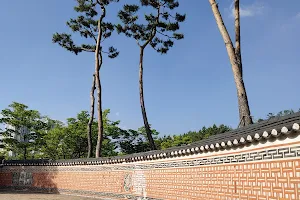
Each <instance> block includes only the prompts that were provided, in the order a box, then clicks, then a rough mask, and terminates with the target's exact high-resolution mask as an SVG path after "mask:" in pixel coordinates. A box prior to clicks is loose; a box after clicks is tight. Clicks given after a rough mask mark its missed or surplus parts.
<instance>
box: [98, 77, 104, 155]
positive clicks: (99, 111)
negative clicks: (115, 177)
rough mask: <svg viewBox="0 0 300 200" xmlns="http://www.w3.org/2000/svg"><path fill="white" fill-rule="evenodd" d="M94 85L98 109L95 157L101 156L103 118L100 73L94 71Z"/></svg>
mask: <svg viewBox="0 0 300 200" xmlns="http://www.w3.org/2000/svg"><path fill="white" fill-rule="evenodd" d="M96 85H97V110H98V139H97V146H96V158H99V157H101V152H102V141H103V120H102V99H101V98H102V90H101V82H100V73H99V71H98V72H97V73H96Z"/></svg>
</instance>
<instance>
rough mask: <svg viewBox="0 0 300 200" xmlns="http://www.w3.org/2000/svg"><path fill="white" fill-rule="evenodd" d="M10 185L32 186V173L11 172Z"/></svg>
mask: <svg viewBox="0 0 300 200" xmlns="http://www.w3.org/2000/svg"><path fill="white" fill-rule="evenodd" d="M12 184H13V185H14V186H18V185H21V186H30V185H31V184H32V173H31V172H25V171H22V172H13V173H12Z"/></svg>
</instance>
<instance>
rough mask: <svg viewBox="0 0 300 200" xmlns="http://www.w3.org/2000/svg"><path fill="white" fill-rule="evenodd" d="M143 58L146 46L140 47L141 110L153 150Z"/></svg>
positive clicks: (154, 147) (154, 148)
mask: <svg viewBox="0 0 300 200" xmlns="http://www.w3.org/2000/svg"><path fill="white" fill-rule="evenodd" d="M143 58H144V48H142V47H141V48H140V70H139V89H140V103H141V110H142V115H143V120H144V126H145V129H146V134H147V137H148V141H149V143H150V147H151V149H152V150H156V146H155V143H154V140H153V137H152V131H151V129H150V126H149V123H148V119H147V113H146V108H145V102H144V85H143V70H144V68H143Z"/></svg>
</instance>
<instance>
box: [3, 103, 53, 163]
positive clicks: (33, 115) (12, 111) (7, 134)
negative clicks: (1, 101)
mask: <svg viewBox="0 0 300 200" xmlns="http://www.w3.org/2000/svg"><path fill="white" fill-rule="evenodd" d="M1 115H2V117H1V118H0V124H5V125H6V127H5V130H4V131H1V132H0V134H1V135H2V136H3V137H4V138H3V142H4V144H5V145H4V149H5V150H6V151H13V153H14V154H15V155H16V157H17V158H22V159H27V158H28V156H29V155H31V156H33V157H34V151H37V150H38V149H39V148H40V147H41V146H42V145H43V136H44V135H45V132H46V130H47V127H48V126H47V123H46V121H45V118H43V117H42V116H41V115H40V113H39V112H38V111H36V110H29V109H28V106H26V105H24V104H21V103H17V102H13V103H12V104H11V105H9V106H8V108H6V109H4V110H2V112H1Z"/></svg>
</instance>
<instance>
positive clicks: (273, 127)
mask: <svg viewBox="0 0 300 200" xmlns="http://www.w3.org/2000/svg"><path fill="white" fill-rule="evenodd" d="M299 124H300V112H297V113H294V114H291V115H287V116H284V117H275V118H272V119H270V120H264V121H262V122H259V123H256V124H252V125H249V126H247V127H243V128H239V129H235V130H232V131H228V132H225V133H221V134H217V135H213V136H211V137H209V138H207V139H204V140H201V141H198V142H194V143H191V144H188V145H183V146H179V147H171V148H168V149H165V150H155V151H148V152H142V153H135V154H129V155H123V156H114V157H105V158H81V159H60V160H51V159H38V160H2V162H1V163H0V167H3V166H73V165H108V164H109V165H111V164H119V163H132V162H140V161H147V160H148V161H149V160H157V159H167V158H174V157H181V156H186V155H192V154H200V153H205V152H213V151H218V150H220V149H232V148H236V147H242V148H243V146H245V145H247V144H249V143H254V142H257V141H260V140H270V139H271V138H278V137H279V136H281V135H289V134H291V133H299V132H300V126H299Z"/></svg>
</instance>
